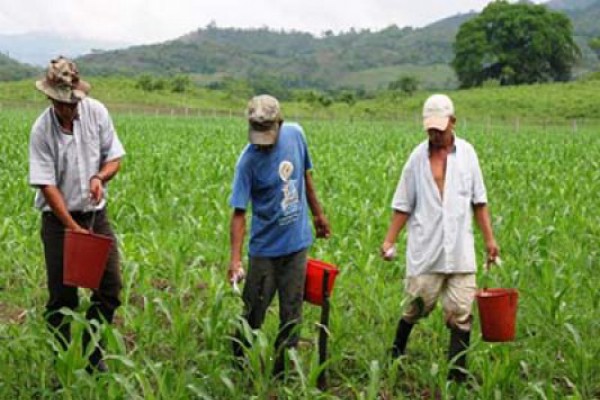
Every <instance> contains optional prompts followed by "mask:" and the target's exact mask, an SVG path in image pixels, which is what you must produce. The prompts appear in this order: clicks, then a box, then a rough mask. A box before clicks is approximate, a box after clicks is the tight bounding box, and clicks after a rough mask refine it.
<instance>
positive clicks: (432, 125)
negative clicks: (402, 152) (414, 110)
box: [423, 116, 450, 131]
mask: <svg viewBox="0 0 600 400" xmlns="http://www.w3.org/2000/svg"><path fill="white" fill-rule="evenodd" d="M449 123H450V117H437V116H435V117H427V118H424V119H423V127H424V128H425V130H426V131H428V130H430V129H437V130H438V131H445V130H446V129H447V128H448V124H449Z"/></svg>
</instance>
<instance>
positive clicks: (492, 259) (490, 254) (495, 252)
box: [485, 239, 500, 265]
mask: <svg viewBox="0 0 600 400" xmlns="http://www.w3.org/2000/svg"><path fill="white" fill-rule="evenodd" d="M485 251H486V252H487V260H486V264H487V265H491V264H494V263H496V259H497V258H499V256H500V249H499V248H498V245H497V244H496V241H495V240H494V239H492V240H490V241H488V242H487V243H486V244H485Z"/></svg>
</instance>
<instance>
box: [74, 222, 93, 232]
mask: <svg viewBox="0 0 600 400" xmlns="http://www.w3.org/2000/svg"><path fill="white" fill-rule="evenodd" d="M69 229H71V230H72V231H73V232H75V233H90V231H89V230H87V229H84V228H82V227H81V226H80V225H78V224H75V225H74V226H73V227H71V228H69Z"/></svg>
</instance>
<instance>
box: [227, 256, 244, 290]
mask: <svg viewBox="0 0 600 400" xmlns="http://www.w3.org/2000/svg"><path fill="white" fill-rule="evenodd" d="M245 276H246V273H245V272H244V268H242V262H241V261H232V262H231V263H230V264H229V269H228V270H227V280H228V281H229V283H230V284H232V285H233V284H234V283H237V282H239V281H241V280H242V279H244V277H245Z"/></svg>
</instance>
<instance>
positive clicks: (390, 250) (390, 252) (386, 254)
mask: <svg viewBox="0 0 600 400" xmlns="http://www.w3.org/2000/svg"><path fill="white" fill-rule="evenodd" d="M380 252H381V257H382V258H383V259H384V260H385V261H392V260H393V259H394V257H396V247H395V246H394V243H391V242H383V244H382V245H381V249H380Z"/></svg>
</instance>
